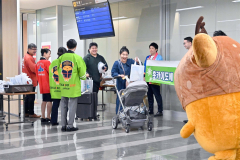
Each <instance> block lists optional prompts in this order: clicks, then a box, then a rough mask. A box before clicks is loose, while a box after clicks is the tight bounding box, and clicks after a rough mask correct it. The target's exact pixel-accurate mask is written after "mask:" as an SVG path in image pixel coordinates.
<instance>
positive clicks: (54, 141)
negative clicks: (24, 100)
mask: <svg viewBox="0 0 240 160" xmlns="http://www.w3.org/2000/svg"><path fill="white" fill-rule="evenodd" d="M114 110H115V109H114V106H111V107H110V106H108V107H107V110H106V111H105V112H99V114H100V120H99V121H92V122H88V121H84V122H82V121H80V120H78V121H76V124H75V125H76V126H77V127H78V128H79V130H78V131H76V132H61V126H57V127H56V126H54V127H52V126H51V125H41V123H40V119H35V120H34V121H35V122H34V126H31V125H29V124H20V125H18V124H16V125H9V128H8V131H6V129H5V125H4V122H5V121H4V120H3V121H0V159H1V160H15V159H16V160H22V159H28V160H29V159H32V160H50V159H61V160H67V159H69V160H80V159H84V160H88V159H93V160H100V159H127V160H137V159H154V160H206V159H207V158H208V157H209V156H211V154H209V153H207V152H206V151H204V150H203V149H202V148H201V147H200V146H199V145H198V143H197V142H196V140H195V138H194V137H193V136H191V137H190V138H188V139H182V138H181V137H180V134H179V131H180V129H181V128H182V126H183V125H184V124H183V122H182V120H184V119H186V114H185V113H182V112H173V111H164V116H163V117H158V118H153V120H154V128H153V131H151V132H149V131H148V130H147V129H146V128H145V129H144V130H141V129H131V130H130V133H128V134H127V133H125V130H124V129H122V127H121V125H119V127H118V129H116V130H113V129H112V127H111V118H112V117H113V116H114ZM35 111H36V112H37V113H38V114H40V107H39V105H37V106H36V109H35ZM59 113H60V110H59ZM6 120H7V117H6ZM11 120H18V118H17V117H14V116H11ZM31 120H32V119H31ZM59 120H60V116H59Z"/></svg>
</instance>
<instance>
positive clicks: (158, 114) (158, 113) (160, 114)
mask: <svg viewBox="0 0 240 160" xmlns="http://www.w3.org/2000/svg"><path fill="white" fill-rule="evenodd" d="M158 116H163V113H162V112H157V113H156V114H155V115H154V117H158Z"/></svg>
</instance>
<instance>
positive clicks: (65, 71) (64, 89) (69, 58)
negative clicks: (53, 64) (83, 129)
mask: <svg viewBox="0 0 240 160" xmlns="http://www.w3.org/2000/svg"><path fill="white" fill-rule="evenodd" d="M67 48H68V51H67V52H66V53H64V54H63V55H62V56H60V57H59V58H58V63H59V64H58V65H59V66H58V74H59V83H60V89H61V97H62V98H61V102H60V106H61V121H62V131H68V132H71V131H77V130H78V128H77V127H73V123H74V119H75V114H76V111H77V101H78V97H80V96H81V81H80V80H85V79H86V64H85V62H84V61H83V59H82V57H81V56H79V55H77V54H75V53H74V52H75V50H76V48H77V42H76V41H75V40H74V39H70V40H69V41H68V42H67ZM68 110H69V121H68V122H67V112H68ZM67 124H68V126H67Z"/></svg>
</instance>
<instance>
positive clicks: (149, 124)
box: [148, 122, 152, 131]
mask: <svg viewBox="0 0 240 160" xmlns="http://www.w3.org/2000/svg"><path fill="white" fill-rule="evenodd" d="M148 131H152V123H149V122H148Z"/></svg>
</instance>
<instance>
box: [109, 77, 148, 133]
mask: <svg viewBox="0 0 240 160" xmlns="http://www.w3.org/2000/svg"><path fill="white" fill-rule="evenodd" d="M115 78H118V77H114V78H113V80H114V79H115ZM115 88H116V92H117V96H118V97H119V101H120V104H121V105H122V107H123V109H122V110H120V107H119V110H118V114H117V115H116V116H114V117H113V118H112V127H113V129H116V128H117V127H118V122H120V123H122V126H123V127H124V128H125V129H126V133H128V132H129V129H130V127H142V128H143V126H144V125H145V122H146V121H148V123H147V126H148V130H149V131H151V130H152V121H151V119H150V116H149V114H148V111H147V109H146V106H145V104H144V102H143V98H144V96H145V95H146V93H147V91H148V85H147V83H146V82H145V81H136V82H133V83H130V84H129V85H128V87H127V88H126V89H123V90H121V91H120V92H119V91H118V90H117V87H116V84H115ZM142 104H143V105H142Z"/></svg>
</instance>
